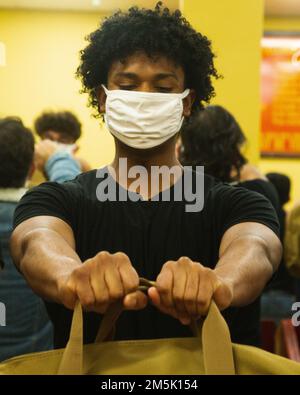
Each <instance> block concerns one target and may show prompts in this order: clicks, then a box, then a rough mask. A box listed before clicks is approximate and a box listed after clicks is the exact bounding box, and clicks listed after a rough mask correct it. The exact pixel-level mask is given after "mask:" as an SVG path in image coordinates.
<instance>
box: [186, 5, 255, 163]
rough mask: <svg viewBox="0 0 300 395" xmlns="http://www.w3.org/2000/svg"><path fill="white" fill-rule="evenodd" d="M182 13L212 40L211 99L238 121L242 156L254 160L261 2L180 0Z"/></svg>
mask: <svg viewBox="0 0 300 395" xmlns="http://www.w3.org/2000/svg"><path fill="white" fill-rule="evenodd" d="M181 5H182V9H183V12H184V14H185V16H186V17H187V19H188V20H189V21H190V22H191V23H192V25H193V26H194V27H195V28H196V29H197V30H198V31H200V32H201V33H204V34H206V35H207V36H208V38H209V39H211V41H212V46H213V50H214V51H215V53H216V54H217V59H216V67H217V69H218V71H219V72H220V73H221V74H222V75H223V76H224V79H222V80H218V81H217V82H216V84H215V86H216V93H217V95H216V97H215V99H214V100H213V102H215V103H218V104H221V105H224V106H225V107H226V108H227V109H229V110H230V111H231V112H232V113H233V114H234V115H235V116H236V118H237V120H238V121H239V123H240V124H241V126H242V128H243V130H244V131H245V134H246V135H247V139H248V147H247V150H246V155H247V157H248V158H249V160H251V162H254V163H256V162H257V161H258V159H259V155H258V133H259V116H260V99H259V68H260V39H261V35H262V31H263V1H262V0H255V1H241V0H222V1H216V0H210V1H208V0H183V1H182V2H181Z"/></svg>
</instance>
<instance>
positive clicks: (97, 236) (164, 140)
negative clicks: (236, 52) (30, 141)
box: [11, 2, 281, 347]
mask: <svg viewBox="0 0 300 395" xmlns="http://www.w3.org/2000/svg"><path fill="white" fill-rule="evenodd" d="M137 32H138V34H137ZM213 58H214V55H213V52H212V50H211V44H210V41H209V40H208V39H207V38H206V37H205V36H203V35H201V34H200V33H199V32H197V31H196V30H195V29H193V27H192V26H191V25H190V24H189V23H188V21H187V20H186V19H185V18H184V17H183V16H182V14H181V12H180V11H179V10H176V11H174V12H171V11H170V10H168V9H166V8H164V7H163V6H162V4H161V2H159V3H158V4H157V6H156V7H155V9H144V8H142V9H141V8H137V7H132V8H130V9H129V10H128V11H125V12H122V11H118V12H116V13H115V14H113V15H112V16H110V17H108V18H105V19H104V20H103V22H102V23H101V25H100V26H99V28H98V29H97V30H96V31H95V32H93V33H91V34H90V36H89V43H88V45H87V47H86V48H85V49H84V50H83V51H81V63H80V66H79V69H78V76H79V77H80V78H81V80H82V83H83V87H84V90H85V91H86V92H88V93H89V100H90V104H91V105H92V106H93V108H94V109H95V111H97V114H98V116H103V115H105V119H106V125H107V127H108V129H109V131H110V133H111V134H112V135H113V136H114V140H115V147H116V150H115V158H114V160H113V162H112V163H111V165H108V166H106V167H104V168H102V169H98V170H92V171H90V172H87V173H83V174H80V175H79V176H78V177H76V179H74V180H71V181H67V182H65V183H63V184H58V183H53V182H48V183H44V184H42V185H40V186H37V187H35V188H33V189H32V190H31V191H29V192H28V193H27V194H26V195H25V196H24V197H23V199H22V201H21V202H20V203H19V206H18V209H17V210H16V214H15V222H14V227H15V230H14V233H13V236H12V244H11V245H12V251H13V254H14V261H15V264H16V265H17V267H18V268H19V269H20V271H21V272H22V273H23V274H24V276H25V278H26V279H27V281H28V282H29V284H30V285H31V286H32V287H33V289H34V290H35V291H36V292H38V293H39V294H40V295H41V296H42V297H44V298H45V300H46V301H47V305H48V306H49V314H50V309H51V319H52V321H53V323H54V326H55V347H64V346H65V345H66V342H67V340H68V336H69V329H70V324H71V318H72V309H74V306H75V304H76V301H78V300H79V301H80V303H81V304H82V306H83V309H84V311H85V312H84V325H85V331H84V343H85V344H86V343H91V342H94V340H95V337H96V333H97V331H98V328H99V322H100V321H101V319H102V316H103V314H104V313H105V312H106V311H107V309H108V308H109V307H110V306H111V305H112V304H114V303H115V302H116V301H118V302H120V303H122V305H123V307H124V310H125V311H124V313H123V314H122V315H121V317H120V319H119V320H118V322H117V324H116V333H115V338H116V339H117V340H125V339H158V338H166V337H167V338H170V337H190V336H191V332H190V328H189V325H190V323H191V322H192V320H197V319H199V318H200V317H201V316H203V315H205V314H207V312H208V309H209V306H210V303H211V301H212V299H213V300H214V301H215V303H216V305H217V306H218V307H219V309H220V310H222V311H223V314H224V316H225V318H226V320H227V322H228V324H229V327H230V331H231V335H232V339H233V341H235V342H239V343H245V344H255V339H254V338H255V335H256V334H255V333H253V331H252V329H253V327H252V323H253V317H252V315H251V314H250V312H249V310H248V304H249V303H251V302H252V301H253V300H255V299H256V297H257V295H259V293H260V292H261V290H262V289H263V287H264V286H265V284H266V282H267V281H268V279H269V278H270V277H271V276H272V274H273V273H274V271H276V269H277V266H278V264H279V262H280V259H281V243H280V241H279V238H278V233H279V226H278V220H277V218H276V214H275V212H274V209H273V208H272V206H271V204H270V202H269V201H268V200H267V199H266V198H264V197H263V196H262V195H260V194H258V193H254V192H252V191H248V190H246V189H245V188H234V187H232V186H230V185H225V184H223V183H221V182H218V181H216V180H215V179H214V178H213V177H210V176H209V175H206V174H204V175H203V179H204V183H205V187H204V188H202V186H200V187H201V188H200V190H199V189H198V195H200V194H203V201H204V204H203V209H201V208H199V209H196V210H195V211H194V212H189V210H187V208H186V203H187V202H188V200H190V199H189V198H188V197H187V195H188V196H190V192H192V189H193V183H194V182H196V184H199V183H198V182H197V177H198V173H196V172H193V171H190V169H183V168H182V166H181V165H180V163H179V162H178V160H177V158H176V155H175V144H176V139H177V135H178V132H179V131H180V129H181V125H182V121H183V119H184V118H188V117H189V116H190V115H191V113H193V112H195V111H197V109H199V108H202V107H203V105H204V103H207V102H208V101H209V100H210V98H211V97H212V96H213V93H214V89H213V86H212V79H213V78H214V77H216V76H217V75H218V74H217V72H216V70H215V68H214V63H213ZM124 159H125V162H126V167H127V166H128V167H127V169H129V172H130V170H133V169H136V166H137V165H138V166H140V167H139V168H141V167H142V169H143V170H144V172H145V176H144V177H142V179H140V177H139V175H136V177H135V176H132V174H130V173H129V172H128V171H127V170H126V169H125V168H124V165H123V162H124ZM157 167H159V169H163V172H165V171H166V170H167V171H168V172H169V176H170V177H168V174H167V177H166V178H168V180H167V183H164V180H162V183H160V182H156V183H154V185H151V181H153V179H152V177H151V173H152V170H155V169H157ZM174 167H175V169H176V170H175V174H174V170H173V169H174ZM124 170H125V171H124ZM163 178H165V177H163ZM139 180H140V181H141V183H142V185H141V186H140V188H139V186H137V185H136V183H135V182H136V181H139ZM107 182H108V183H109V184H110V185H112V187H113V188H116V189H118V191H119V192H120V193H121V195H120V194H119V195H118V196H116V195H114V194H111V195H110V194H108V195H109V196H107V194H106V189H107V188H106V187H105V185H106V186H107V184H106V183H107ZM175 183H176V185H175ZM178 183H179V184H178ZM149 184H150V185H151V188H150V189H151V190H149V189H147V190H145V189H146V188H144V186H148V185H149ZM166 184H167V185H166ZM178 185H179V187H180V188H181V186H182V187H183V188H182V189H183V192H184V193H183V195H182V199H181V200H180V199H179V200H178V199H177V198H176V193H175V192H174V189H175V188H176V186H178ZM182 189H181V191H182ZM165 192H167V193H168V194H169V196H170V197H169V199H167V201H166V200H165V199H162V198H163V196H162V195H164V196H165ZM124 197H125V199H124ZM157 197H158V199H156V198H157ZM199 197H200V196H199ZM196 198H197V196H196V197H195V199H196ZM188 208H189V207H188ZM139 277H144V278H147V279H149V280H154V281H156V282H155V284H153V286H151V287H150V289H149V290H148V292H147V294H144V293H143V292H141V291H140V290H139V289H138V286H139ZM148 302H150V303H148ZM130 310H131V311H130ZM134 310H135V311H134Z"/></svg>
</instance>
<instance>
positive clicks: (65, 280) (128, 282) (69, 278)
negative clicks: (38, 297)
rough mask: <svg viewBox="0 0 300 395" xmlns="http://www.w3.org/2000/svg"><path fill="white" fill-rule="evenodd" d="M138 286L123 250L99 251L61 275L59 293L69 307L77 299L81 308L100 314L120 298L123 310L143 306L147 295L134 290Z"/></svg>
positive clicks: (137, 280) (135, 276)
mask: <svg viewBox="0 0 300 395" xmlns="http://www.w3.org/2000/svg"><path fill="white" fill-rule="evenodd" d="M138 286H139V276H138V274H137V272H136V271H135V269H134V268H133V266H132V264H131V262H130V260H129V258H128V256H127V255H126V254H124V253H122V252H118V253H116V254H110V253H109V252H106V251H102V252H100V253H98V254H97V255H96V256H95V257H93V258H91V259H88V260H87V261H85V262H84V263H83V264H82V265H80V266H78V267H76V268H75V269H73V270H72V272H71V273H70V274H68V275H64V276H62V277H61V278H60V280H59V281H58V295H59V299H60V301H61V302H62V303H63V304H64V305H65V306H66V307H67V308H69V309H73V308H74V306H75V303H76V301H77V300H78V299H79V301H80V303H81V305H82V306H83V308H84V310H86V311H95V312H98V313H101V314H103V313H105V312H106V310H107V308H108V307H109V306H110V305H111V304H112V303H114V302H116V301H118V300H120V301H121V300H123V306H124V308H125V309H126V310H140V309H143V308H144V307H146V305H147V300H148V298H147V296H146V295H145V294H144V293H143V292H141V291H137V288H138Z"/></svg>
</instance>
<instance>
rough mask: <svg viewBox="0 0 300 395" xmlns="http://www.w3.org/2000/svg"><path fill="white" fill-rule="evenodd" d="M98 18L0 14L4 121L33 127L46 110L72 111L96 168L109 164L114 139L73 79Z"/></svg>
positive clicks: (0, 94)
mask: <svg viewBox="0 0 300 395" xmlns="http://www.w3.org/2000/svg"><path fill="white" fill-rule="evenodd" d="M100 20H101V15H97V14H94V13H71V12H37V11H7V10H0V41H2V42H4V43H5V45H6V52H7V66H6V67H0V117H1V116H7V115H18V116H20V117H21V118H22V119H23V120H24V122H25V123H26V124H27V125H28V126H31V125H32V123H33V120H34V118H35V117H36V116H37V115H38V114H39V113H40V112H41V111H43V110H44V109H46V108H47V109H70V110H71V111H74V112H75V113H76V114H77V115H78V117H79V118H80V120H81V121H82V124H83V136H82V138H81V141H80V146H81V151H80V154H81V155H82V156H84V157H86V158H88V160H89V161H90V163H91V164H92V165H93V166H95V167H96V166H101V165H104V164H106V163H107V162H108V161H110V160H111V159H112V157H113V153H114V144H113V139H112V137H111V136H110V134H109V133H108V132H107V131H105V130H104V129H102V128H101V127H100V126H99V123H100V121H99V120H95V119H93V118H91V116H90V114H91V110H90V109H88V108H87V106H86V103H87V97H86V96H85V95H80V94H79V93H78V92H79V89H80V82H79V81H78V80H76V79H75V76H74V73H75V70H76V68H77V66H78V63H79V57H78V56H79V55H78V53H79V50H80V49H82V48H83V47H84V46H85V41H84V37H85V36H86V35H87V34H88V33H90V32H91V31H93V30H95V29H96V27H97V25H98V23H99V21H100Z"/></svg>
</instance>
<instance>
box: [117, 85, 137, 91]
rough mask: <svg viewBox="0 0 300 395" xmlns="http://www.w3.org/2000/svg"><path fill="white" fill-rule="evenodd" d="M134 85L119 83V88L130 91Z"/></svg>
mask: <svg viewBox="0 0 300 395" xmlns="http://www.w3.org/2000/svg"><path fill="white" fill-rule="evenodd" d="M134 88H135V85H120V89H121V90H124V91H132V90H133V89H134Z"/></svg>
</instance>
